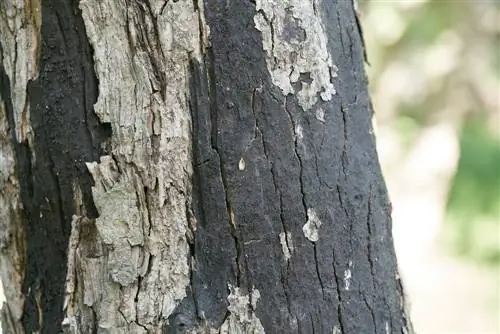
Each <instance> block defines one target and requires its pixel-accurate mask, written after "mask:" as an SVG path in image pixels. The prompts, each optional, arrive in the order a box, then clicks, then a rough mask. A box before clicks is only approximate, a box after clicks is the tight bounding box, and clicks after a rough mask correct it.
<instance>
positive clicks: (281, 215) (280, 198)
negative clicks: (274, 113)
mask: <svg viewBox="0 0 500 334" xmlns="http://www.w3.org/2000/svg"><path fill="white" fill-rule="evenodd" d="M258 92H259V89H257V88H254V90H253V93H252V98H251V106H252V112H253V116H254V119H255V129H256V130H257V132H258V133H259V134H260V137H261V142H262V147H263V151H264V155H265V157H266V160H267V163H268V164H269V170H270V172H271V177H272V180H273V185H274V190H275V191H276V193H277V195H278V201H279V202H278V203H279V210H280V212H279V218H280V222H281V227H282V229H283V233H285V237H284V240H285V244H286V247H287V249H288V250H289V251H290V253H291V251H292V249H293V247H292V245H290V241H289V240H288V233H289V229H288V228H287V226H286V223H285V216H284V212H283V196H282V195H281V190H280V189H279V186H278V183H277V182H276V174H275V170H274V164H273V163H272V161H271V159H270V155H269V152H268V147H267V144H266V140H265V138H264V133H263V132H262V130H261V126H260V122H259V118H258V116H257V107H256V98H257V93H258ZM260 111H261V110H260ZM290 255H291V254H290ZM289 270H290V259H286V269H285V274H284V277H283V280H282V285H283V292H284V294H285V297H286V301H287V309H288V313H289V314H290V317H292V316H293V314H292V309H291V303H290V296H289V295H288V291H287V286H286V285H285V284H286V282H287V280H288V275H289Z"/></svg>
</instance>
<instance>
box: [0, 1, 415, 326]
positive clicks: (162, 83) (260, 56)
mask: <svg viewBox="0 0 500 334" xmlns="http://www.w3.org/2000/svg"><path fill="white" fill-rule="evenodd" d="M0 15H1V17H2V20H1V21H0V28H2V29H1V30H0V45H1V48H0V51H1V52H0V55H1V58H0V59H1V62H0V65H1V66H0V93H1V95H0V96H1V99H0V102H1V103H0V108H1V109H0V167H1V172H0V183H1V186H2V187H1V191H0V224H2V230H1V232H0V273H1V275H2V280H3V282H4V285H5V287H6V289H5V290H6V294H7V304H6V305H4V307H3V309H2V323H3V326H4V331H5V332H6V333H31V332H41V333H58V332H61V331H62V332H65V333H265V332H267V333H332V332H333V333H406V332H411V324H410V323H409V320H408V319H407V311H406V310H405V305H404V295H403V289H402V286H401V281H400V279H399V275H398V272H397V265H396V259H395V254H394V250H393V246H392V236H391V233H390V203H389V200H388V196H387V190H386V188H385V185H384V182H383V178H382V175H381V172H380V166H379V164H378V160H377V155H376V151H375V146H374V138H373V136H372V134H371V133H372V131H371V130H372V129H371V112H372V111H371V109H370V108H371V107H370V100H369V96H368V92H367V87H366V86H367V83H366V78H365V73H364V69H363V52H364V51H363V47H362V40H361V36H360V34H359V31H358V22H357V18H356V14H355V11H354V8H353V6H352V4H351V3H350V2H348V1H334V2H333V3H330V2H329V3H326V2H323V1H320V0H307V1H288V2H287V1H279V0H267V1H265V0H258V1H256V3H252V2H239V1H230V2H228V1H225V0H213V1H206V2H205V3H203V2H202V1H201V0H195V1H184V0H180V1H164V0H158V1H156V0H105V1H96V0H79V1H78V0H42V1H37V0H31V1H26V2H24V4H21V5H19V4H18V2H17V1H13V0H7V1H6V2H2V3H0Z"/></svg>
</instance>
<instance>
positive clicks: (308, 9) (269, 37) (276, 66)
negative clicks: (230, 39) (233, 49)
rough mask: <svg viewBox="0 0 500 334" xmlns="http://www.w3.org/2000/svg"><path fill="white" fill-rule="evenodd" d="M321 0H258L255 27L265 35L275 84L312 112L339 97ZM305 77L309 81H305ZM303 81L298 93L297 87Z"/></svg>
mask: <svg viewBox="0 0 500 334" xmlns="http://www.w3.org/2000/svg"><path fill="white" fill-rule="evenodd" d="M317 2H318V0H292V1H282V0H257V2H256V9H257V14H256V15H255V17H254V22H255V27H256V28H257V29H258V30H260V31H261V32H262V40H263V41H262V43H263V48H264V51H265V52H266V55H267V57H266V63H267V68H268V70H269V73H270V74H271V77H272V80H273V83H274V84H275V85H276V86H278V87H279V88H281V91H282V92H283V94H284V95H285V96H286V95H288V94H293V93H296V94H297V99H298V101H299V104H300V106H301V107H302V108H303V109H304V110H309V109H311V108H312V107H313V106H314V104H316V102H317V101H318V95H319V96H320V97H321V99H322V100H323V101H329V100H331V98H332V95H334V94H336V91H335V88H334V86H333V83H332V80H333V78H334V77H335V76H336V75H337V74H336V73H337V67H336V66H335V65H334V64H333V62H332V57H331V56H330V54H329V52H328V49H327V40H328V36H327V34H326V31H325V28H324V24H323V22H322V18H321V14H320V13H319V12H318V10H317V7H318V6H319V5H318V4H317ZM302 76H305V79H303V78H301V77H302ZM299 81H300V82H301V84H302V87H301V89H300V90H299V91H298V92H296V91H295V89H294V87H293V84H294V83H297V82H299Z"/></svg>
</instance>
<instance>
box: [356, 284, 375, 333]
mask: <svg viewBox="0 0 500 334" xmlns="http://www.w3.org/2000/svg"><path fill="white" fill-rule="evenodd" d="M359 295H360V296H361V298H363V302H364V303H365V305H366V307H367V308H368V310H369V311H370V317H371V319H372V323H373V330H374V331H375V333H376V331H377V324H376V322H375V319H376V316H375V312H374V310H373V307H372V306H371V304H370V303H369V302H368V300H367V299H366V295H365V294H364V293H362V292H360V293H359Z"/></svg>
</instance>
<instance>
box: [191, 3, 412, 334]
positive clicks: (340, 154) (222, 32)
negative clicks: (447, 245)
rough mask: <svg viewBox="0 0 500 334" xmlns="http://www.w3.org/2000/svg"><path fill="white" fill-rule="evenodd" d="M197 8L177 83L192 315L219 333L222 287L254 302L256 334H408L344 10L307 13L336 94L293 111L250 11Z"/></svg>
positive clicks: (359, 69) (349, 19) (333, 6)
mask: <svg viewBox="0 0 500 334" xmlns="http://www.w3.org/2000/svg"><path fill="white" fill-rule="evenodd" d="M205 7H206V21H207V24H208V26H209V27H210V33H211V34H210V43H211V47H210V49H209V52H208V53H207V54H206V55H205V58H204V62H203V63H196V62H195V63H194V64H193V66H192V84H191V93H192V98H191V108H192V112H193V116H192V118H193V143H194V152H195V154H194V157H195V161H194V164H195V169H194V173H195V179H194V182H193V183H194V189H195V191H194V193H195V194H196V196H197V197H196V200H195V201H194V203H195V208H194V212H195V216H196V219H197V221H198V227H197V231H196V234H195V240H196V241H195V247H194V254H193V256H194V258H195V259H196V270H195V271H194V274H193V278H192V282H191V284H192V289H193V295H192V296H190V298H194V303H195V304H196V311H197V312H198V313H197V314H198V315H200V314H204V316H205V317H206V318H207V319H209V320H211V321H213V325H215V327H218V326H220V324H221V323H222V322H223V320H224V317H223V316H224V315H225V308H226V305H227V301H226V298H227V295H228V291H227V287H226V286H227V284H228V282H230V284H232V285H234V286H239V287H241V289H242V290H244V291H248V293H250V292H251V291H252V289H258V291H259V292H260V295H261V299H260V300H259V302H258V307H257V312H256V313H257V317H258V318H259V319H260V320H261V322H262V324H263V326H264V329H265V330H266V332H268V333H331V332H332V330H333V332H334V333H336V330H337V332H338V333H403V332H404V331H405V330H408V323H407V319H406V315H405V313H404V309H403V307H404V305H403V302H402V301H403V292H402V290H401V286H400V282H399V276H398V270H397V265H396V258H395V254H394V249H393V245H392V237H391V232H390V231H391V224H390V221H391V218H390V214H391V208H390V203H389V199H388V196H387V190H386V188H385V185H384V181H383V177H382V175H381V172H380V166H379V164H378V159H377V153H376V150H375V141H374V137H373V135H372V126H371V116H372V110H371V107H370V99H369V95H368V91H367V81H366V76H365V72H364V69H363V52H364V51H363V47H362V40H361V36H360V34H359V32H358V30H357V27H358V26H357V21H356V16H355V12H354V9H353V7H352V6H351V4H350V2H347V1H339V2H336V3H331V2H326V3H324V4H323V5H322V6H321V8H319V9H318V11H319V12H320V13H321V17H322V20H323V22H325V27H326V30H327V34H328V38H329V39H328V50H329V52H330V54H331V55H332V58H333V63H334V64H336V65H337V67H338V69H339V71H338V77H337V78H336V79H334V80H333V83H334V86H335V87H336V89H337V94H336V95H335V96H334V97H333V99H332V100H331V101H328V102H325V101H320V102H318V103H317V104H316V105H315V106H314V109H313V110H306V111H304V110H303V109H302V108H301V107H300V106H299V104H298V101H297V99H296V98H295V96H293V95H288V96H286V97H285V96H283V94H282V93H281V91H280V89H279V88H278V87H276V86H274V85H273V83H272V80H271V78H270V75H269V72H268V71H267V69H266V63H265V59H264V58H265V55H264V52H263V49H262V38H261V33H260V31H258V30H257V29H255V28H254V24H253V18H254V15H255V6H254V5H253V4H252V3H251V2H226V1H210V2H207V3H206V4H205ZM303 76H304V78H307V73H304V74H303ZM306 80H307V79H306ZM300 85H301V83H300V82H299V83H296V84H295V87H294V88H295V89H296V90H300V89H301V87H300ZM319 109H322V110H323V112H324V117H317V113H316V111H317V110H319ZM298 128H300V129H301V130H299V131H300V133H298V131H297V129H298ZM242 161H243V163H244V169H242V168H241V164H242ZM313 214H316V215H317V216H318V218H319V220H320V221H321V222H322V225H321V226H320V227H319V238H318V240H317V241H316V242H313V241H310V240H308V238H306V236H305V235H304V232H303V226H304V225H305V224H306V222H307V221H308V219H311V217H310V216H311V215H313ZM280 234H284V235H286V236H289V237H287V238H285V245H282V244H280ZM281 241H282V242H281V243H283V239H282V240H281ZM282 247H287V248H289V249H290V250H291V257H290V259H287V258H285V256H284V253H283V250H282ZM292 249H293V250H292ZM230 268H231V269H232V270H231V271H228V270H229V269H230ZM207 282H210V288H209V289H206V287H205V288H204V286H206V284H207ZM193 323H194V322H193Z"/></svg>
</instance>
